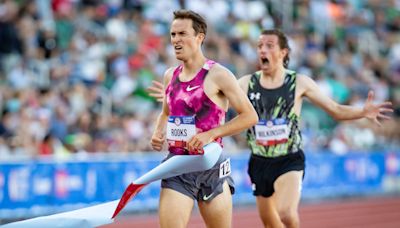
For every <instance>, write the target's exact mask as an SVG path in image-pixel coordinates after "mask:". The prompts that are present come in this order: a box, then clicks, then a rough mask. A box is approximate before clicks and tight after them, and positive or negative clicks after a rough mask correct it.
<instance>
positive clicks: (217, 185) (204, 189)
mask: <svg viewBox="0 0 400 228" xmlns="http://www.w3.org/2000/svg"><path fill="white" fill-rule="evenodd" d="M172 156H174V155H173V154H171V153H170V154H168V156H167V157H166V158H165V159H164V160H163V162H164V161H166V160H168V159H169V158H171V157H172ZM187 156H190V155H187ZM225 181H227V182H228V185H229V188H230V190H231V194H234V192H235V185H234V182H233V179H232V177H231V175H230V159H229V158H228V157H227V156H226V155H225V153H222V154H221V156H220V157H219V159H218V162H217V163H216V164H215V165H214V166H213V167H212V168H211V169H209V170H206V171H199V172H192V173H185V174H182V175H179V176H176V177H170V178H167V179H163V180H162V181H161V187H162V188H169V189H172V190H175V191H177V192H180V193H182V194H184V195H187V196H189V197H190V198H192V199H194V200H197V201H210V200H212V199H213V198H215V197H216V196H217V195H218V194H220V193H222V191H223V188H222V186H223V183H224V182H225Z"/></svg>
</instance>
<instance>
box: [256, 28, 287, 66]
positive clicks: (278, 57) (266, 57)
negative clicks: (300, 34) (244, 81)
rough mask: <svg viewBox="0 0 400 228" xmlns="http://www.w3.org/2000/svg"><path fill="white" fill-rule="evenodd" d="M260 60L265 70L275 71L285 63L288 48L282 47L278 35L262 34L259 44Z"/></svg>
mask: <svg viewBox="0 0 400 228" xmlns="http://www.w3.org/2000/svg"><path fill="white" fill-rule="evenodd" d="M257 53H258V61H259V64H260V67H261V70H262V71H264V72H272V71H275V70H276V69H277V68H278V67H280V66H282V65H283V59H284V57H285V55H286V54H287V49H286V48H284V49H281V48H280V46H279V38H278V36H276V35H260V38H259V40H258V44H257Z"/></svg>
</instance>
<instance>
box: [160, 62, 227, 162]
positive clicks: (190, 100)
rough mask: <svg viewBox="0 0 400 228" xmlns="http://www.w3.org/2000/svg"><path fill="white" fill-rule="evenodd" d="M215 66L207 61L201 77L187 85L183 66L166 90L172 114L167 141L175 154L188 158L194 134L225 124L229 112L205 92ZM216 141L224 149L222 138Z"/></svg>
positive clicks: (170, 149)
mask: <svg viewBox="0 0 400 228" xmlns="http://www.w3.org/2000/svg"><path fill="white" fill-rule="evenodd" d="M214 64H215V62H214V61H212V60H207V61H206V63H205V64H204V66H203V68H202V69H201V70H200V71H199V72H198V73H197V75H196V76H195V77H194V78H193V79H192V80H190V81H187V82H182V81H180V80H179V75H180V73H181V72H182V69H183V66H182V65H181V66H178V67H177V68H176V69H175V70H174V72H173V76H172V79H171V81H170V83H169V84H168V86H167V89H166V99H167V104H168V108H169V112H170V116H169V120H168V121H169V123H168V124H169V126H170V127H169V128H167V131H169V132H167V140H168V144H169V151H170V152H171V153H174V154H187V153H188V151H187V150H186V149H185V148H184V147H185V142H184V141H185V140H187V139H188V138H190V137H191V136H193V134H196V133H201V132H205V131H208V130H210V129H213V128H216V127H218V126H220V125H221V124H222V123H223V122H224V121H225V111H224V110H223V109H221V108H220V107H219V106H217V105H216V104H215V103H214V102H213V101H212V100H211V99H210V98H209V97H208V96H207V95H206V93H205V91H204V80H205V78H206V76H207V73H208V71H209V70H210V69H211V67H212V66H213V65H214ZM182 124H183V125H182ZM193 131H195V132H193ZM168 135H169V136H170V139H168ZM171 139H172V140H171ZM182 141H183V142H182ZM216 141H217V142H218V143H220V144H221V145H222V139H221V138H218V139H216Z"/></svg>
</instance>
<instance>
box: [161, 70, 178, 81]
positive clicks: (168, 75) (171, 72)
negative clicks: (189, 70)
mask: <svg viewBox="0 0 400 228" xmlns="http://www.w3.org/2000/svg"><path fill="white" fill-rule="evenodd" d="M175 69H176V67H170V68H168V69H167V70H166V71H165V73H164V83H165V84H168V83H169V82H170V81H171V79H172V76H173V75H174V71H175Z"/></svg>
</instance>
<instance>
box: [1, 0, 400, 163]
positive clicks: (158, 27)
mask: <svg viewBox="0 0 400 228" xmlns="http://www.w3.org/2000/svg"><path fill="white" fill-rule="evenodd" d="M180 8H188V9H192V10H195V11H196V12H198V13H200V14H202V15H203V16H205V17H206V19H207V21H208V23H209V30H208V34H207V38H206V42H205V44H204V47H203V48H204V51H205V54H206V56H207V57H209V58H211V59H215V60H217V61H218V62H220V63H221V64H223V65H224V66H226V67H228V68H229V69H230V70H231V71H232V72H233V73H234V74H235V75H236V76H237V77H241V76H243V75H245V74H248V73H251V72H254V71H256V70H257V53H256V49H255V48H256V41H257V38H258V35H259V34H260V31H261V30H262V29H268V28H274V27H277V28H281V29H282V30H283V31H284V32H285V33H286V34H287V35H288V36H289V38H290V46H291V54H290V67H289V68H290V69H293V70H297V71H298V72H300V73H304V74H307V75H309V76H310V77H312V78H314V79H315V80H316V81H317V83H318V84H319V86H320V88H321V90H322V91H323V92H325V93H326V94H327V95H328V96H330V97H332V98H333V99H335V100H336V101H338V102H340V103H343V104H350V105H358V106H362V105H363V103H364V101H365V98H366V96H367V92H368V90H370V89H371V90H373V91H374V92H375V95H376V101H384V100H390V101H392V102H393V107H394V108H395V112H394V114H393V118H392V119H391V120H389V121H385V122H383V124H382V126H381V127H378V126H376V125H374V124H373V123H370V122H368V121H366V120H359V121H355V122H342V123H338V122H335V121H334V120H332V119H331V118H329V117H328V116H327V114H325V113H324V112H323V111H322V110H320V109H319V108H316V107H314V106H312V105H310V104H309V103H305V104H304V107H303V113H302V119H301V124H302V132H303V139H304V147H305V149H306V151H307V150H310V151H316V150H326V151H333V152H334V153H339V154H343V153H346V152H348V151H373V150H380V151H382V150H393V151H396V150H397V151H399V148H400V122H399V118H400V1H399V0H286V1H279V0H270V1H268V0H254V1H244V0H235V1H230V0H187V1H185V0H179V1H178V0H171V1H156V0H154V1H153V0H152V1H145V0H108V1H106V0H103V1H101V0H97V1H96V0H36V1H35V0H0V111H1V112H0V160H1V159H9V158H13V157H19V156H29V157H35V156H38V155H49V154H55V155H56V156H58V157H68V156H69V155H70V154H73V153H93V152H106V153H107V152H118V153H128V152H138V151H150V150H151V148H150V147H149V139H150V137H151V134H152V131H153V127H154V122H155V119H156V117H157V115H158V113H159V110H160V104H158V103H157V102H156V101H155V100H154V99H152V98H151V97H149V96H148V94H147V92H146V88H147V87H149V86H150V85H151V81H152V80H158V81H161V80H162V75H163V73H164V71H165V70H166V69H167V68H169V67H172V66H176V65H177V64H178V62H177V61H176V60H175V57H174V54H173V49H172V46H171V45H170V42H169V23H170V22H171V20H172V12H173V11H174V10H176V9H180ZM225 141H226V142H225V145H226V147H227V149H228V150H230V151H241V150H242V149H243V148H245V147H246V144H245V140H244V136H243V134H242V135H239V136H235V137H229V138H226V139H225Z"/></svg>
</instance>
